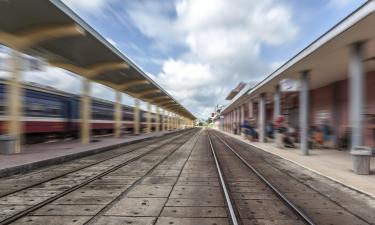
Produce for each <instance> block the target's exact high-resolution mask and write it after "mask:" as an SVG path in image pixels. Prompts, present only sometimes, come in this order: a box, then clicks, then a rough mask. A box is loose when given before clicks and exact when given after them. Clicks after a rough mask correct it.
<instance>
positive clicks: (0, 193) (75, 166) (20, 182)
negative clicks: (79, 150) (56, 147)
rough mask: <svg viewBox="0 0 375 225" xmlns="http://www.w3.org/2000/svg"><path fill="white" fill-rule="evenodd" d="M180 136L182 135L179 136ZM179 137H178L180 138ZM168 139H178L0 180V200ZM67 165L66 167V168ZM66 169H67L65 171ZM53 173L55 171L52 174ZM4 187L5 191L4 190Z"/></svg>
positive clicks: (97, 155) (120, 148) (127, 147)
mask: <svg viewBox="0 0 375 225" xmlns="http://www.w3.org/2000/svg"><path fill="white" fill-rule="evenodd" d="M180 135H182V134H180ZM180 135H179V136H180ZM168 138H169V139H175V138H178V137H169V135H168V136H166V137H160V138H157V139H156V140H155V139H154V140H147V141H143V142H141V143H136V144H132V145H129V146H126V147H119V148H115V149H112V150H109V151H105V152H102V153H98V154H95V155H92V156H86V157H83V158H80V159H75V160H72V161H69V162H66V163H63V164H62V165H55V166H48V167H47V168H42V169H37V170H36V171H33V172H29V173H26V174H22V175H15V176H11V177H5V178H0V183H1V184H2V185H0V198H2V197H5V196H7V195H11V194H14V193H16V192H19V191H22V190H25V189H28V188H32V187H36V186H38V185H41V184H43V183H45V182H48V181H51V180H54V179H57V178H60V177H64V176H66V175H68V174H71V173H74V172H78V171H80V170H83V169H86V168H88V167H90V166H94V165H97V164H99V163H102V162H105V161H107V160H111V159H114V158H116V157H119V156H122V155H125V154H129V153H132V152H134V151H137V150H139V149H141V148H144V147H146V146H149V145H153V144H157V143H159V142H161V143H162V142H163V141H167V140H168ZM67 165H68V166H67ZM65 167H68V169H65ZM53 171H57V172H56V173H54V172H53ZM4 186H5V187H6V189H4Z"/></svg>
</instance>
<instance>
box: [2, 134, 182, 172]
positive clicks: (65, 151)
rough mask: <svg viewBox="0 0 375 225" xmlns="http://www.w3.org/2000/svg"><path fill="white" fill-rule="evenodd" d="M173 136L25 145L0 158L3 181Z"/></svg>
mask: <svg viewBox="0 0 375 225" xmlns="http://www.w3.org/2000/svg"><path fill="white" fill-rule="evenodd" d="M174 132H178V130H175V131H165V132H158V133H156V132H153V133H149V134H141V135H138V136H132V135H124V136H123V137H122V138H114V137H98V138H94V140H96V141H94V142H91V143H89V144H82V143H81V142H80V140H69V141H57V142H53V143H41V144H32V145H25V146H23V149H22V153H19V154H12V155H1V154H0V177H4V176H9V175H13V174H18V173H25V172H28V171H30V170H32V169H36V168H40V167H43V166H49V165H53V164H56V163H62V162H66V161H69V160H73V159H77V158H80V157H84V156H88V155H93V154H96V153H99V152H103V151H106V150H109V149H112V148H116V147H120V146H124V145H129V144H133V143H137V142H141V141H144V140H149V139H152V138H156V137H160V136H163V135H167V134H170V133H174Z"/></svg>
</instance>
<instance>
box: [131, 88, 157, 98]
mask: <svg viewBox="0 0 375 225" xmlns="http://www.w3.org/2000/svg"><path fill="white" fill-rule="evenodd" d="M154 93H161V91H160V90H159V89H151V90H146V91H142V92H139V93H136V94H137V95H139V96H140V97H141V98H142V97H144V96H146V95H149V94H154Z"/></svg>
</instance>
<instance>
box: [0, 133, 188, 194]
mask: <svg viewBox="0 0 375 225" xmlns="http://www.w3.org/2000/svg"><path fill="white" fill-rule="evenodd" d="M188 131H190V130H188ZM184 133H185V132H178V137H179V136H182V135H184ZM167 135H168V136H164V137H161V138H165V139H156V140H152V139H150V140H145V142H150V143H144V142H140V143H133V144H132V143H130V144H129V145H128V146H131V145H135V148H134V149H130V150H128V151H126V152H122V153H118V154H116V155H112V156H109V157H107V158H104V159H100V160H98V161H95V162H94V163H90V164H88V165H86V166H83V167H80V168H77V169H73V170H70V171H68V172H65V173H61V174H59V175H56V176H53V177H51V178H48V179H45V180H42V181H40V182H36V183H33V184H31V185H28V186H25V187H22V188H19V189H15V190H13V191H10V192H8V193H5V194H2V195H0V199H1V198H4V197H6V196H9V195H12V194H15V193H17V192H21V191H25V190H27V189H29V188H33V187H36V186H38V185H41V184H43V183H46V182H49V181H52V180H55V179H58V178H61V177H64V176H66V175H68V174H71V173H75V172H78V171H80V170H84V169H87V168H88V167H90V166H95V165H98V164H100V163H102V162H105V161H109V160H111V159H114V158H116V157H119V156H122V155H126V154H129V153H132V152H135V151H137V150H139V149H141V148H144V147H146V146H147V145H150V144H156V143H158V142H162V141H165V140H168V138H170V139H174V138H176V137H172V138H171V137H169V135H170V133H169V134H167ZM157 138H158V137H157ZM122 147H125V146H117V147H114V148H113V149H109V150H106V151H103V152H98V153H97V154H101V153H107V152H110V151H116V150H117V149H118V148H122ZM93 155H95V154H93ZM93 155H88V156H84V157H80V158H77V159H73V160H79V159H82V158H85V157H90V156H93ZM73 160H70V161H67V162H71V161H73ZM5 179H8V177H7V178H5Z"/></svg>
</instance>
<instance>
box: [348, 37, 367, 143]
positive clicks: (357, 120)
mask: <svg viewBox="0 0 375 225" xmlns="http://www.w3.org/2000/svg"><path fill="white" fill-rule="evenodd" d="M363 46H364V43H355V44H353V45H352V46H351V47H352V49H351V56H350V63H349V79H350V80H349V83H350V84H349V85H350V88H349V89H350V94H349V95H350V97H349V99H350V103H349V112H350V127H351V129H352V130H351V140H352V142H351V143H352V146H351V147H352V148H354V147H355V146H362V145H363V144H364V143H363V113H364V112H363V108H364V102H365V96H364V93H365V85H364V82H365V76H364V69H363Z"/></svg>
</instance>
